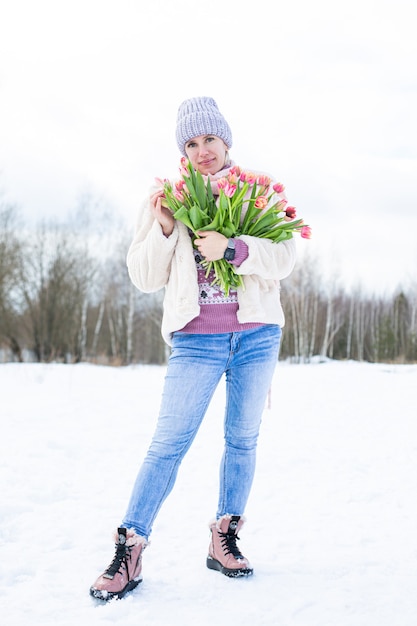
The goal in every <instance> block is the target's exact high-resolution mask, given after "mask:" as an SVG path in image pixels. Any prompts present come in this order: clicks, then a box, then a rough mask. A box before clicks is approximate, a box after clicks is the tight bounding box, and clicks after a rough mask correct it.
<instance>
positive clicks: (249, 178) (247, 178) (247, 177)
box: [240, 172, 256, 185]
mask: <svg viewBox="0 0 417 626" xmlns="http://www.w3.org/2000/svg"><path fill="white" fill-rule="evenodd" d="M240 180H241V181H242V183H248V185H254V184H255V183H256V175H255V174H252V173H251V172H242V173H241V175H240Z"/></svg>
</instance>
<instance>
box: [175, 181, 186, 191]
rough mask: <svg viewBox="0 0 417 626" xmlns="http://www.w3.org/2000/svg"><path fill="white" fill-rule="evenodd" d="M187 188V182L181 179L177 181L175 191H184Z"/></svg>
mask: <svg viewBox="0 0 417 626" xmlns="http://www.w3.org/2000/svg"><path fill="white" fill-rule="evenodd" d="M184 187H185V180H184V179H181V180H177V182H176V183H175V189H176V190H177V191H182V190H183V189H184Z"/></svg>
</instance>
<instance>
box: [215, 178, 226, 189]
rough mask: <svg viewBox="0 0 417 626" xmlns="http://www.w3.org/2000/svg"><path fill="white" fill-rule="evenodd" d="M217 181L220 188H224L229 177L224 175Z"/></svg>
mask: <svg viewBox="0 0 417 626" xmlns="http://www.w3.org/2000/svg"><path fill="white" fill-rule="evenodd" d="M216 182H217V188H218V189H224V188H225V187H226V185H227V178H226V177H225V176H223V178H219V179H218V180H217V181H216Z"/></svg>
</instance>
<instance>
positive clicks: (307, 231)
mask: <svg viewBox="0 0 417 626" xmlns="http://www.w3.org/2000/svg"><path fill="white" fill-rule="evenodd" d="M311 234H312V233H311V227H310V226H303V227H302V228H301V237H303V238H304V239H311Z"/></svg>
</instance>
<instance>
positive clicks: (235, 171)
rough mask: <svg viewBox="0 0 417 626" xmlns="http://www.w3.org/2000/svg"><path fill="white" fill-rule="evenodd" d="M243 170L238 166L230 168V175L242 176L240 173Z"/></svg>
mask: <svg viewBox="0 0 417 626" xmlns="http://www.w3.org/2000/svg"><path fill="white" fill-rule="evenodd" d="M241 171H242V170H241V169H240V167H239V166H238V165H233V167H231V168H230V170H229V172H230V174H232V175H233V176H238V177H239V176H240V172H241Z"/></svg>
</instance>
